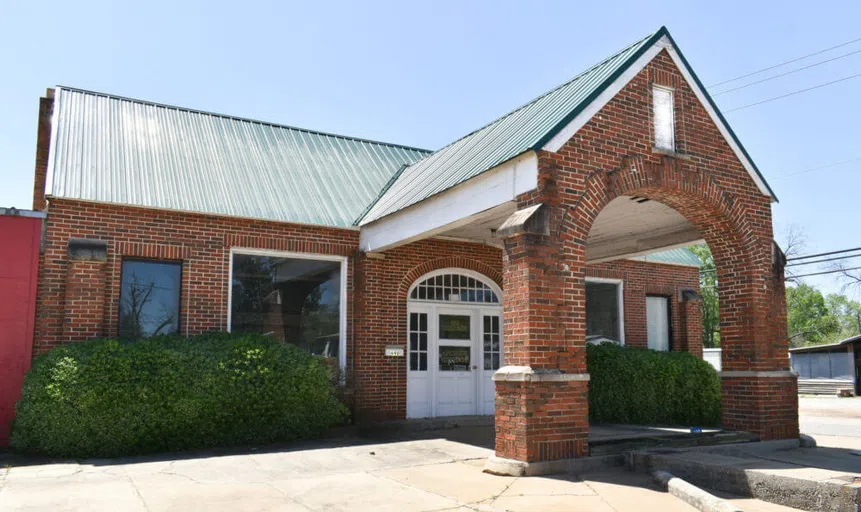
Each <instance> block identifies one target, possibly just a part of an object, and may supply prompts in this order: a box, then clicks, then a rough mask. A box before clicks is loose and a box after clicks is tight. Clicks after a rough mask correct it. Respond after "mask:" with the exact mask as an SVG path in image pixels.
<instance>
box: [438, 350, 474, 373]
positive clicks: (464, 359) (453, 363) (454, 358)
mask: <svg viewBox="0 0 861 512" xmlns="http://www.w3.org/2000/svg"><path fill="white" fill-rule="evenodd" d="M469 365H470V348H469V347H454V346H448V345H440V347H439V370H440V371H441V372H468V371H469Z"/></svg>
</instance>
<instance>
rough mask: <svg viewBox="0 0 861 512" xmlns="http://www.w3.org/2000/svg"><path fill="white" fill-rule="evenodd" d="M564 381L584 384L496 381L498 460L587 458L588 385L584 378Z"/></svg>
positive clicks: (575, 376)
mask: <svg viewBox="0 0 861 512" xmlns="http://www.w3.org/2000/svg"><path fill="white" fill-rule="evenodd" d="M509 375H510V374H509ZM535 376H536V377H537V375H535ZM547 377H550V378H560V377H562V376H561V375H558V374H557V375H552V374H551V375H547ZM565 377H566V378H571V377H574V378H578V379H582V380H569V381H531V382H523V381H520V382H516V381H515V382H506V381H499V380H498V381H497V382H496V397H497V398H496V455H497V457H502V458H506V459H514V460H518V461H522V462H542V461H553V460H559V459H570V458H574V457H584V456H586V455H588V454H589V411H588V410H587V403H588V396H587V395H588V391H589V382H588V380H585V377H583V376H582V374H575V375H573V376H570V375H569V376H565Z"/></svg>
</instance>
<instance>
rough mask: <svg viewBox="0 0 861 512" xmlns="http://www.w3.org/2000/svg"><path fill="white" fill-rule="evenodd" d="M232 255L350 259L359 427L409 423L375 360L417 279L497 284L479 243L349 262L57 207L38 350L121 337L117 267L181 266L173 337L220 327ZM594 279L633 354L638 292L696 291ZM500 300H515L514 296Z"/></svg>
mask: <svg viewBox="0 0 861 512" xmlns="http://www.w3.org/2000/svg"><path fill="white" fill-rule="evenodd" d="M69 238H88V239H98V240H103V241H105V242H106V243H107V260H106V261H72V260H70V259H69V257H68V241H69ZM231 247H246V248H260V249H273V250H281V251H291V252H309V253H318V254H334V255H341V256H349V257H350V260H349V263H348V297H349V300H348V326H347V338H348V340H347V346H348V355H349V356H350V357H349V361H348V369H349V370H350V371H351V372H353V373H354V375H355V382H356V384H357V401H358V404H359V408H358V411H357V412H358V414H359V416H360V418H361V419H396V418H403V417H405V414H406V361H405V359H404V358H391V357H384V355H383V351H384V348H385V346H386V345H389V344H400V345H404V344H405V343H406V339H405V338H406V330H407V326H406V321H407V313H406V303H407V292H408V290H409V287H410V286H411V285H412V284H413V283H414V282H415V281H416V280H418V279H419V278H420V277H421V276H422V275H424V274H426V273H428V272H431V271H433V270H438V269H442V268H448V267H451V268H466V269H469V270H473V271H476V272H479V273H481V274H483V275H485V276H487V277H488V278H490V279H491V280H493V281H495V282H496V283H497V284H499V285H500V286H501V285H502V279H501V276H502V251H501V250H500V249H498V248H495V247H491V246H488V245H485V244H479V243H465V242H454V241H446V240H425V241H420V242H415V243H412V244H409V245H406V246H403V247H399V248H396V249H393V250H390V251H387V252H386V253H385V254H384V255H383V257H382V259H378V258H369V257H367V256H364V255H359V256H357V255H356V252H357V250H358V232H357V231H355V230H345V229H330V228H321V227H311V226H299V225H293V224H285V223H275V222H263V221H254V220H243V219H234V218H227V217H219V216H211V215H200V214H191V213H181V212H170V211H163V210H152V209H142V208H135V207H127V206H117V205H104V204H94V203H86V202H81V201H72V200H64V199H53V200H51V203H50V207H49V214H48V219H47V221H46V231H45V252H44V254H43V256H42V258H41V268H42V270H41V278H40V280H39V293H38V300H37V313H36V314H37V319H38V322H37V327H36V336H35V343H34V351H35V352H36V353H39V352H43V351H45V350H47V349H49V348H51V347H53V346H56V345H58V344H61V343H67V342H72V341H79V340H85V339H89V338H92V337H97V336H115V335H116V334H117V324H118V316H119V311H118V308H119V294H120V290H119V287H120V272H121V264H122V260H123V258H124V257H135V258H153V259H158V260H169V261H171V260H172V261H182V263H183V272H182V279H183V283H182V291H181V311H180V331H181V333H182V334H196V333H201V332H205V331H209V330H224V329H226V328H227V294H228V283H227V279H228V275H229V268H228V265H229V254H230V248H231ZM650 269H651V270H650ZM590 275H594V276H596V277H598V276H603V277H614V278H622V279H625V280H626V284H625V290H626V291H625V318H626V322H625V325H626V337H627V338H628V339H629V340H630V341H629V343H631V344H635V345H645V326H644V325H637V323H638V322H639V323H642V322H645V313H644V311H645V294H646V293H652V292H656V291H660V292H666V293H669V294H676V291H677V289H679V288H680V287H695V286H696V270H695V269H692V268H687V267H679V266H670V265H658V264H651V263H644V262H636V261H619V262H612V263H605V264H601V265H597V266H595V267H590ZM354 283H355V285H354ZM650 283H651V284H650ZM655 283H663V285H662V286H663V287H662V288H656V287H655V286H656V285H655ZM354 289H355V290H356V293H354V292H353V290H354ZM676 295H677V294H676ZM506 297H507V298H510V300H515V299H516V297H515V295H514V294H513V293H512V294H510V295H508V294H507V295H506ZM353 322H354V323H353ZM354 339H355V340H357V343H356V344H355V346H354V344H353V343H352V340H354ZM353 355H355V357H353ZM515 362H516V361H515ZM511 364H514V362H512V363H511Z"/></svg>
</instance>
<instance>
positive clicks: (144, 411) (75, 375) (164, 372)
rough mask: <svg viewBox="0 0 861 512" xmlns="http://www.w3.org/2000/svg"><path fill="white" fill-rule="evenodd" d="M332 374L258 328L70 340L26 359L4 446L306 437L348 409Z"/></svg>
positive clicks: (153, 446)
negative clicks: (21, 388) (250, 331)
mask: <svg viewBox="0 0 861 512" xmlns="http://www.w3.org/2000/svg"><path fill="white" fill-rule="evenodd" d="M331 375H332V371H331V369H330V367H329V366H328V365H327V364H326V363H325V361H323V360H321V359H320V358H317V357H314V356H311V355H309V354H308V353H307V352H305V351H303V350H301V349H299V348H297V347H295V346H293V345H289V344H285V343H280V342H278V341H276V340H273V339H272V338H269V337H266V336H261V335H230V334H225V333H213V334H204V335H200V336H196V337H192V338H181V337H178V336H172V337H167V336H164V337H156V338H151V339H146V340H138V341H133V342H124V341H118V340H114V339H100V340H92V341H86V342H81V343H74V344H70V345H66V346H63V347H59V348H56V349H54V350H51V351H50V352H48V353H46V354H43V355H41V356H39V357H38V358H36V360H35V361H34V362H33V367H32V369H31V370H30V372H29V373H28V374H27V378H26V380H25V383H24V391H23V396H22V399H21V401H20V402H19V403H18V405H17V415H16V418H15V422H14V424H13V429H12V436H11V445H12V447H13V448H15V449H17V450H21V451H26V452H35V453H42V454H47V455H54V456H66V457H112V456H119V455H131V454H141V453H152V452H162V451H177V450H186V449H193V448H205V447H215V446H235V445H246V444H257V443H271V442H276V441H290V440H294V439H301V438H310V437H314V436H319V435H321V434H323V433H325V432H326V430H327V428H328V427H330V426H332V425H335V424H339V423H342V422H343V421H344V420H345V419H346V417H347V410H346V408H345V407H344V406H343V405H341V403H340V402H339V401H338V400H337V399H336V398H335V389H334V385H333V383H332V378H331Z"/></svg>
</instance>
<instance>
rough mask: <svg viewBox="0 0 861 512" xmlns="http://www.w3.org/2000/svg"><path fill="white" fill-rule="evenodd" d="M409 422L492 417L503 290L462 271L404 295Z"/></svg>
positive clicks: (443, 273) (438, 274)
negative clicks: (440, 417) (451, 417)
mask: <svg viewBox="0 0 861 512" xmlns="http://www.w3.org/2000/svg"><path fill="white" fill-rule="evenodd" d="M407 317H408V318H407V357H406V364H407V417H408V418H428V417H438V416H462V415H476V414H481V415H490V414H493V412H494V399H495V393H494V386H493V380H492V376H493V374H494V372H496V370H498V369H499V368H500V367H501V366H502V365H503V364H504V363H503V358H504V356H503V340H502V290H501V289H500V288H499V286H497V285H496V283H494V282H493V281H492V280H491V279H489V278H488V277H486V276H484V275H482V274H479V273H478V272H473V271H471V270H466V269H461V268H445V269H440V270H435V271H433V272H430V273H427V274H425V275H423V276H421V277H420V278H418V279H417V280H416V281H415V283H413V285H412V286H411V287H410V289H409V292H408V295H407Z"/></svg>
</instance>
